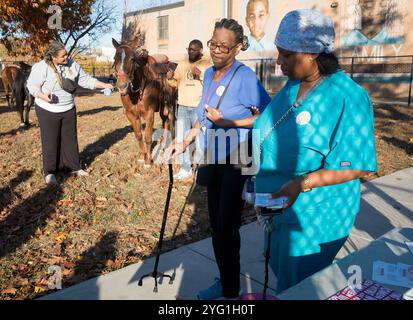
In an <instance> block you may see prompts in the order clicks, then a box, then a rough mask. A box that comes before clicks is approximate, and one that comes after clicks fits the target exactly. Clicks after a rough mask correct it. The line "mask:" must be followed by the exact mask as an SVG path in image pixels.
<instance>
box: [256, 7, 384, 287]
mask: <svg viewBox="0 0 413 320" xmlns="http://www.w3.org/2000/svg"><path fill="white" fill-rule="evenodd" d="M334 38H335V32H334V27H333V23H332V22H331V20H330V19H328V18H327V17H325V16H324V15H322V14H321V13H320V12H318V11H316V10H296V11H292V12H290V13H289V14H287V15H286V16H285V17H284V19H283V20H282V22H281V24H280V28H279V30H278V33H277V37H276V40H275V44H276V46H277V49H278V51H279V56H278V59H277V63H278V64H279V65H280V66H281V69H282V70H283V72H284V74H285V75H286V76H288V78H289V81H288V82H287V84H286V85H285V86H284V88H283V89H282V90H281V91H280V92H279V93H278V94H277V95H276V96H275V98H274V99H273V100H272V102H271V103H270V104H269V105H268V106H267V108H266V109H265V111H264V112H263V114H262V115H261V116H260V117H259V118H258V119H257V120H256V121H255V124H254V129H257V130H254V139H255V140H254V141H255V144H254V147H255V157H256V162H257V163H259V171H258V173H257V176H256V191H257V193H271V194H272V197H273V198H279V197H282V196H285V197H287V198H288V199H289V207H288V208H287V209H286V210H284V212H283V213H282V214H280V215H277V216H275V217H274V218H273V219H272V220H271V221H270V223H268V222H269V221H267V223H266V224H264V225H267V226H270V229H271V230H272V241H271V259H270V266H271V267H272V270H273V271H274V273H275V275H276V276H277V279H278V283H277V292H278V293H279V292H281V291H283V290H285V289H287V288H289V287H291V286H293V285H295V284H297V283H299V282H301V281H302V280H303V279H305V278H306V277H308V276H311V275H312V274H314V273H316V272H318V271H320V270H322V269H323V268H325V267H327V266H328V265H330V264H331V263H332V262H333V260H334V258H335V256H336V254H337V253H338V251H339V250H340V248H341V247H342V246H343V245H344V243H345V241H346V239H347V237H348V235H349V234H350V231H351V229H352V227H353V225H354V221H355V218H356V215H357V213H358V211H359V208H360V181H359V179H360V178H361V177H363V176H365V175H366V174H369V173H371V172H375V171H377V163H376V148H375V141H374V119H373V108H372V103H371V100H370V98H369V96H368V94H367V92H366V91H365V90H364V89H363V88H361V87H360V86H359V85H357V84H356V83H355V82H354V81H353V80H352V79H350V78H349V77H348V76H347V75H346V74H345V73H344V72H343V71H341V70H340V68H339V64H338V60H337V58H336V56H335V55H334V54H333V46H334ZM267 231H268V229H267ZM265 238H266V237H265Z"/></svg>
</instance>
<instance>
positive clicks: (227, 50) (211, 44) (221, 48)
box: [207, 40, 239, 54]
mask: <svg viewBox="0 0 413 320" xmlns="http://www.w3.org/2000/svg"><path fill="white" fill-rule="evenodd" d="M238 44H239V43H237V44H236V45H234V46H232V47H230V48H228V47H227V46H224V45H220V44H217V43H216V42H215V41H213V40H209V41H208V42H207V46H208V48H209V49H211V50H215V49H216V48H219V51H221V52H222V53H225V54H228V53H230V51H231V50H232V49H234V48H235V47H236V46H237V45H238Z"/></svg>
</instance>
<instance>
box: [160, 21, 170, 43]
mask: <svg viewBox="0 0 413 320" xmlns="http://www.w3.org/2000/svg"><path fill="white" fill-rule="evenodd" d="M168 18H169V16H163V17H159V18H158V40H168V39H169V19H168Z"/></svg>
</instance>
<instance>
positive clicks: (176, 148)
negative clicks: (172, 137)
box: [171, 141, 188, 158]
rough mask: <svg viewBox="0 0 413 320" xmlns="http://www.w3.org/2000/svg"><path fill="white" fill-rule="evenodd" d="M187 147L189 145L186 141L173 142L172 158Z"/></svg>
mask: <svg viewBox="0 0 413 320" xmlns="http://www.w3.org/2000/svg"><path fill="white" fill-rule="evenodd" d="M187 147H188V145H187V144H186V143H185V141H183V142H180V143H175V144H173V145H172V147H171V148H172V152H171V158H172V157H176V156H179V155H180V154H182V153H183V152H184V151H185V149H186V148H187Z"/></svg>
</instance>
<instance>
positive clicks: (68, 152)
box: [36, 105, 81, 175]
mask: <svg viewBox="0 0 413 320" xmlns="http://www.w3.org/2000/svg"><path fill="white" fill-rule="evenodd" d="M36 115H37V118H38V119H39V123H40V134H41V140H42V154H43V172H44V175H48V174H50V173H55V172H56V171H57V170H61V169H68V170H71V171H77V170H80V169H81V166H80V161H79V147H78V143H77V119H76V108H73V109H71V110H69V111H66V112H62V113H53V112H49V111H47V110H45V109H42V108H40V107H39V106H37V105H36Z"/></svg>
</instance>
